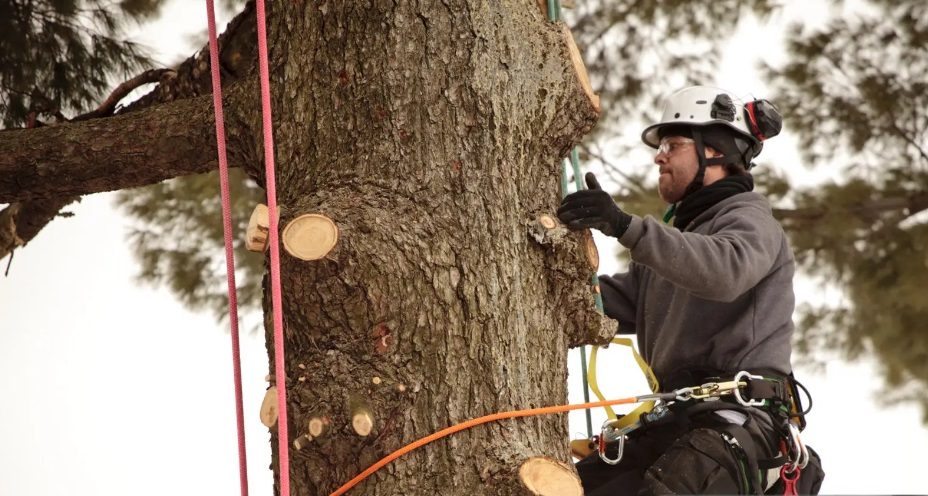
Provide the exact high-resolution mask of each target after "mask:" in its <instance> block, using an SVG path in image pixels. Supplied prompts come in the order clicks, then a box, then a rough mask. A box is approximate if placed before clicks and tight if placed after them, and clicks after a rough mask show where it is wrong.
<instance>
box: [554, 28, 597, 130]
mask: <svg viewBox="0 0 928 496" xmlns="http://www.w3.org/2000/svg"><path fill="white" fill-rule="evenodd" d="M561 32H562V34H563V36H564V42H565V43H567V48H568V49H569V50H570V61H571V62H573V64H574V70H575V71H576V72H577V78H579V79H580V86H582V87H583V91H585V92H586V96H587V97H588V98H589V99H590V103H591V104H593V108H595V109H596V112H599V111H600V107H599V95H597V94H596V93H593V86H592V85H591V84H590V76H589V74H587V72H586V65H585V64H584V63H583V57H582V56H581V55H580V49H579V48H577V43H576V42H575V41H574V36H573V35H572V34H570V28H569V27H567V25H566V24H564V25H562V26H561Z"/></svg>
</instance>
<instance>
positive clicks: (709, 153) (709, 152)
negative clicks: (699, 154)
mask: <svg viewBox="0 0 928 496" xmlns="http://www.w3.org/2000/svg"><path fill="white" fill-rule="evenodd" d="M722 156H724V155H722V154H721V153H720V152H719V151H718V150H716V149H715V148H712V147H711V146H706V158H715V157H722Z"/></svg>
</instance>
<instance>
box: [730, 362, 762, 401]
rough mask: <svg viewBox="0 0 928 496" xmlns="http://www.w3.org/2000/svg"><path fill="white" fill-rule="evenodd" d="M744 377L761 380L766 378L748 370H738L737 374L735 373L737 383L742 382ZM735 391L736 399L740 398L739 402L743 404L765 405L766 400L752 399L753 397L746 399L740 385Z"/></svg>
mask: <svg viewBox="0 0 928 496" xmlns="http://www.w3.org/2000/svg"><path fill="white" fill-rule="evenodd" d="M742 378H747V379H760V380H763V379H764V378H763V377H762V376H759V375H752V374H750V373H749V372H748V371H747V370H742V371H741V372H738V373H737V374H735V382H736V383H740V382H741V379H742ZM733 392H734V394H735V399H736V400H738V403H739V404H740V405H741V406H764V400H752V399H748V400H745V399H744V397H743V396H741V388H740V387H736V388H735V389H734V391H733Z"/></svg>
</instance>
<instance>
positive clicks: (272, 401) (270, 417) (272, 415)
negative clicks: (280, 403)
mask: <svg viewBox="0 0 928 496" xmlns="http://www.w3.org/2000/svg"><path fill="white" fill-rule="evenodd" d="M261 423H262V424H264V426H265V427H267V428H268V429H270V428H272V427H274V426H275V425H277V387H276V386H271V387H269V388H267V391H266V392H265V393H264V401H262V402H261Z"/></svg>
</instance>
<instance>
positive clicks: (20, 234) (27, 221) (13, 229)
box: [0, 196, 80, 260]
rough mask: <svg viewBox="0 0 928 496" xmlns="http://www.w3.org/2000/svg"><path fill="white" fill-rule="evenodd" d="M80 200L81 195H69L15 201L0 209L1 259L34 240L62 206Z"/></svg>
mask: <svg viewBox="0 0 928 496" xmlns="http://www.w3.org/2000/svg"><path fill="white" fill-rule="evenodd" d="M79 200H80V197H77V196H68V197H62V198H52V199H49V200H37V201H30V202H25V203H13V204H11V205H9V206H8V207H6V208H5V209H3V210H2V211H0V260H3V259H4V258H5V257H6V256H7V255H9V254H10V253H12V251H13V250H15V249H16V248H19V247H20V246H24V245H26V244H27V243H29V241H32V238H34V237H35V236H36V234H38V233H39V231H41V230H42V228H44V227H45V225H46V224H48V223H49V222H51V220H52V219H54V218H55V217H57V216H58V215H59V214H58V212H59V211H60V210H61V209H62V208H64V207H66V206H67V205H70V204H71V203H74V202H75V201H79Z"/></svg>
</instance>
